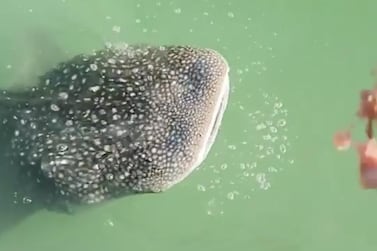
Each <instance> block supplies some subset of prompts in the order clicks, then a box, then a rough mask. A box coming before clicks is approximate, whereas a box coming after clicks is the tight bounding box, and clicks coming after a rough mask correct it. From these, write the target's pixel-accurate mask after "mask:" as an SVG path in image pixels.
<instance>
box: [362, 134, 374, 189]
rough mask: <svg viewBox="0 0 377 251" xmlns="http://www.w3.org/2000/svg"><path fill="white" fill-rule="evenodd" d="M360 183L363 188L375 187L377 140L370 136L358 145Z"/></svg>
mask: <svg viewBox="0 0 377 251" xmlns="http://www.w3.org/2000/svg"><path fill="white" fill-rule="evenodd" d="M358 153H359V161H360V163H359V165H360V166H359V168H360V169H359V170H360V183H361V185H362V186H363V187H364V188H365V189H375V188H377V141H376V140H375V139H374V138H372V139H369V140H368V141H367V143H364V144H361V145H359V146H358Z"/></svg>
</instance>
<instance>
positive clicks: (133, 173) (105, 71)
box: [0, 44, 229, 204]
mask: <svg viewBox="0 0 377 251" xmlns="http://www.w3.org/2000/svg"><path fill="white" fill-rule="evenodd" d="M228 71H229V67H228V64H227V62H226V60H225V59H224V58H223V57H222V56H221V55H220V54H219V53H217V52H216V51H214V50H211V49H199V48H194V47H190V46H161V47H159V46H138V45H134V46H131V45H126V44H121V45H117V46H108V47H107V48H104V49H101V50H98V51H96V52H94V53H93V54H88V55H78V56H76V57H74V58H72V59H71V60H68V61H66V62H63V63H60V64H59V65H57V66H56V67H55V68H53V69H51V70H50V71H49V72H47V73H46V74H45V75H43V76H42V77H41V78H40V83H39V85H38V86H35V87H30V89H28V90H26V91H24V92H22V93H20V92H17V93H11V92H9V91H3V93H2V97H1V100H0V105H1V106H3V107H6V106H8V109H11V110H12V116H11V117H10V118H7V119H4V120H3V123H4V124H12V125H13V126H14V133H13V137H12V140H11V148H12V154H13V155H14V156H13V160H14V164H15V165H19V166H21V167H22V168H23V169H22V170H23V171H24V172H27V174H28V176H31V177H32V178H33V179H35V180H36V182H37V183H41V182H42V181H41V180H46V181H48V182H50V184H52V185H53V187H54V189H53V190H54V194H53V195H52V197H54V196H56V197H59V198H61V199H64V200H65V201H68V202H70V203H75V204H92V203H98V202H101V201H106V200H109V199H111V198H115V197H122V196H124V195H128V194H137V193H155V192H162V191H165V190H167V189H169V188H171V187H172V186H174V185H175V184H177V183H179V182H181V181H182V180H184V179H185V178H186V177H187V176H188V175H189V174H190V173H191V172H192V171H193V170H194V169H195V168H196V167H198V166H199V165H200V164H201V163H202V161H203V160H204V159H205V158H206V156H207V154H208V152H209V150H210V148H211V146H212V144H213V142H214V140H215V138H216V135H217V132H218V129H219V126H220V124H221V120H222V116H223V113H224V111H225V108H226V105H227V100H228V96H229V79H228Z"/></svg>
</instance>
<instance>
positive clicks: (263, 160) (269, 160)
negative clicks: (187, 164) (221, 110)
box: [197, 91, 294, 215]
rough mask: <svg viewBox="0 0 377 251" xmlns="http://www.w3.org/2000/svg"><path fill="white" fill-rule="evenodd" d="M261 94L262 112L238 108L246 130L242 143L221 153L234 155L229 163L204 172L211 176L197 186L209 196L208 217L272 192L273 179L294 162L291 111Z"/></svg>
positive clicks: (206, 168) (279, 101) (271, 96)
mask: <svg viewBox="0 0 377 251" xmlns="http://www.w3.org/2000/svg"><path fill="white" fill-rule="evenodd" d="M261 92H262V93H261V94H262V96H263V103H262V105H260V106H259V107H260V109H259V110H255V111H252V112H247V109H246V108H245V107H244V106H242V105H239V110H240V111H241V112H242V114H243V118H244V119H246V121H244V123H243V124H244V125H247V128H243V132H242V134H243V135H242V139H243V140H240V141H238V142H237V143H236V144H227V148H228V149H226V150H225V149H224V151H222V152H223V154H226V155H227V157H228V156H231V157H230V158H229V161H228V162H227V163H222V164H220V165H211V166H203V169H201V171H202V172H204V173H207V174H208V175H204V176H206V177H211V178H210V180H209V181H208V182H205V183H203V182H202V183H201V184H198V185H197V190H198V191H200V192H206V193H207V195H208V196H210V198H209V200H208V203H207V208H206V210H207V213H208V215H218V214H220V215H221V214H224V205H225V203H227V202H229V201H234V200H239V199H251V198H252V194H253V193H255V192H258V191H265V190H268V189H270V188H271V187H272V184H271V180H272V179H273V177H274V176H276V175H277V174H278V173H279V172H281V171H283V170H284V168H286V167H287V166H290V165H292V164H293V163H294V160H293V159H292V158H291V156H290V149H291V140H290V138H289V136H288V125H287V121H288V110H287V109H286V108H285V107H284V105H283V103H282V101H281V100H280V99H279V98H278V97H277V96H275V95H270V94H268V93H266V92H263V91H261ZM215 155H217V156H220V155H219V154H218V153H217V154H216V153H215Z"/></svg>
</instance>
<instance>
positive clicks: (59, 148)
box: [56, 144, 68, 153]
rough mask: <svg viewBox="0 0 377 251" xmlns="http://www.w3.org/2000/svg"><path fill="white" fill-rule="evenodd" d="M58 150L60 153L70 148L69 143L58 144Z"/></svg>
mask: <svg viewBox="0 0 377 251" xmlns="http://www.w3.org/2000/svg"><path fill="white" fill-rule="evenodd" d="M56 150H57V151H58V152H59V153H64V152H66V151H67V150H68V145H67V144H58V145H57V146H56Z"/></svg>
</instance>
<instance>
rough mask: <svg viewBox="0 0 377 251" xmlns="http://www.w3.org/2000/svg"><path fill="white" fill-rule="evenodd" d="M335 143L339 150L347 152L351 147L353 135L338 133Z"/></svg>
mask: <svg viewBox="0 0 377 251" xmlns="http://www.w3.org/2000/svg"><path fill="white" fill-rule="evenodd" d="M333 141H334V145H335V147H336V149H337V150H339V151H344V150H347V149H348V148H350V146H351V133H350V132H349V131H340V132H337V133H335V135H334V138H333Z"/></svg>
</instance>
